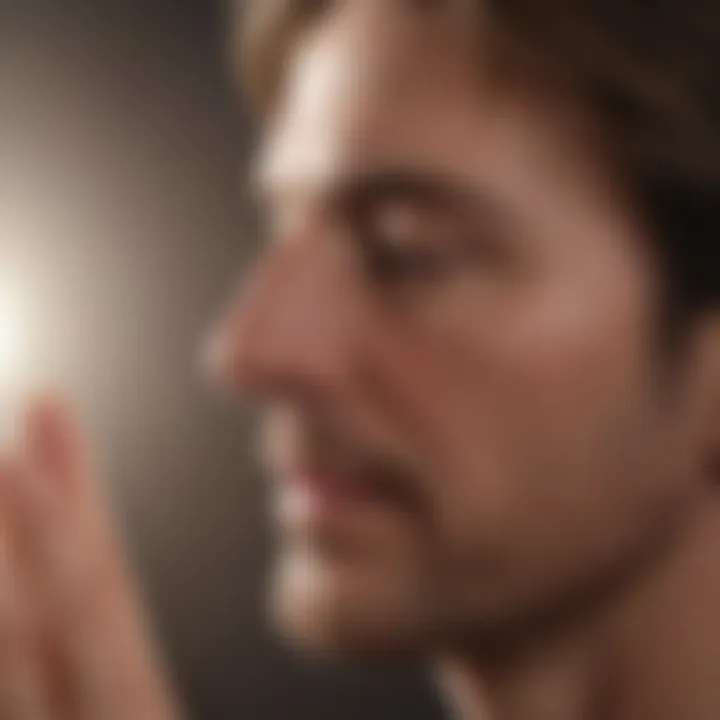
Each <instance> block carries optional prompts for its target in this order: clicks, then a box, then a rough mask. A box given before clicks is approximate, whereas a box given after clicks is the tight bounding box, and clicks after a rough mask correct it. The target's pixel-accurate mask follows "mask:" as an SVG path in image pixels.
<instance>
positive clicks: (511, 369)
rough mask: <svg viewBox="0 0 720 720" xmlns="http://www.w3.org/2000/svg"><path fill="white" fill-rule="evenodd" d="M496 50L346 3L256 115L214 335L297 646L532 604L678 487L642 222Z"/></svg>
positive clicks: (678, 437)
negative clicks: (229, 290)
mask: <svg viewBox="0 0 720 720" xmlns="http://www.w3.org/2000/svg"><path fill="white" fill-rule="evenodd" d="M423 12H424V14H423ZM492 67H493V66H492V65H491V64H490V63H489V62H488V63H486V65H485V66H483V63H482V62H481V61H479V60H478V58H477V57H476V56H475V55H473V54H472V53H471V52H470V50H469V48H468V47H467V46H466V44H465V38H464V37H463V35H462V33H461V32H460V31H459V30H458V29H454V28H452V27H451V23H450V22H449V21H443V20H441V19H440V17H439V16H433V15H432V14H431V11H429V10H426V11H420V10H417V9H416V10H410V9H407V8H406V7H405V4H404V3H400V2H394V1H393V2H388V0H372V1H370V2H367V1H365V2H348V3H343V4H342V9H340V10H338V11H336V12H335V14H333V15H332V16H329V17H328V18H326V20H325V21H324V22H323V23H321V24H318V25H317V26H316V27H315V28H314V29H313V30H312V31H310V32H308V33H307V34H306V35H305V36H304V39H303V42H302V44H301V45H300V46H299V47H298V50H297V52H296V53H295V54H294V55H293V56H292V59H291V63H290V67H289V73H288V76H287V78H286V83H285V85H284V87H283V92H282V96H281V103H280V107H279V110H278V112H277V113H276V115H275V116H274V118H273V121H272V122H271V123H270V124H269V126H268V128H267V130H268V132H267V138H266V139H267V142H266V144H265V147H264V152H263V153H262V156H261V163H260V182H259V184H260V186H261V192H262V195H263V201H264V203H265V208H266V212H267V216H268V218H269V220H270V225H271V227H270V230H269V233H268V237H267V239H266V243H267V244H266V248H265V251H264V255H263V257H262V258H261V261H260V263H259V265H258V267H257V268H256V269H255V272H254V275H253V276H252V277H251V278H250V282H249V284H248V286H247V287H246V288H245V291H244V292H243V294H242V297H241V299H240V301H239V302H238V305H237V307H235V308H234V309H233V311H232V312H231V313H230V315H229V317H228V318H227V322H226V323H224V325H223V331H222V335H221V341H220V345H219V347H220V348H221V349H220V351H219V352H220V354H219V356H218V357H220V358H221V362H220V365H221V367H222V369H223V371H224V372H225V374H226V376H227V377H228V378H229V379H230V380H232V381H233V382H234V383H235V385H236V386H238V387H240V388H241V389H242V390H245V391H249V392H251V393H252V394H253V395H255V396H256V397H258V398H259V399H260V400H261V402H262V404H263V407H264V409H265V411H266V422H265V423H264V427H265V430H266V433H265V443H264V447H265V450H266V451H265V453H264V455H265V458H266V460H267V462H268V464H269V466H270V467H269V469H270V475H271V476H272V478H273V481H272V483H271V488H270V494H271V496H272V499H273V502H272V506H273V516H274V517H275V518H276V519H277V521H278V522H277V525H278V530H279V548H278V554H279V557H278V560H277V566H276V568H275V573H274V581H273V592H272V597H273V603H272V605H273V608H274V610H275V615H276V618H277V619H279V620H280V621H281V623H282V625H283V627H284V629H285V631H287V632H289V633H290V634H291V635H293V636H295V637H296V638H299V639H301V640H305V641H308V642H310V643H312V644H314V645H317V646H321V647H325V648H332V649H339V650H352V651H368V652H380V651H396V650H408V649H413V650H416V649H418V648H429V647H430V646H431V645H432V646H436V645H442V644H443V643H445V642H450V641H451V639H452V638H453V637H454V636H455V634H456V633H477V634H478V635H479V636H482V635H483V634H486V633H488V634H492V633H502V632H504V631H505V630H510V629H512V628H513V627H517V626H518V624H519V623H524V622H528V621H530V620H532V619H533V618H541V617H543V616H544V615H545V613H551V612H553V611H554V610H557V609H558V608H561V607H565V606H566V605H567V603H568V602H571V600H572V598H578V597H580V596H587V595H590V596H592V595H593V594H594V593H599V592H600V589H601V588H602V587H605V586H606V585H607V584H608V583H609V582H610V579H611V578H613V577H615V576H616V575H618V574H619V573H620V572H621V571H623V570H624V569H626V568H632V567H635V565H636V563H638V562H640V558H641V557H644V556H645V555H646V554H647V553H648V552H650V551H651V550H652V549H653V548H654V547H655V546H656V545H659V544H660V543H661V541H662V540H663V539H664V538H665V536H666V535H668V534H669V532H670V528H671V527H672V525H673V522H672V521H673V519H674V518H675V516H676V515H677V514H678V513H679V512H680V510H679V507H680V506H681V503H679V502H678V500H680V499H683V498H684V496H685V494H687V492H688V491H687V489H684V488H683V486H682V484H681V482H679V481H678V480H677V478H678V477H680V476H682V475H683V474H685V473H684V469H685V468H684V467H683V466H682V464H683V462H685V454H683V453H682V452H681V451H680V450H679V449H678V448H679V445H680V444H681V441H682V432H681V430H682V428H681V424H680V420H679V419H678V417H679V416H678V413H676V412H673V411H672V407H671V406H670V401H669V399H668V397H666V396H664V395H663V393H662V392H660V391H659V390H658V388H657V387H656V385H655V383H656V381H657V379H658V377H657V375H658V373H657V365H658V364H659V359H658V358H657V357H656V348H655V346H654V339H655V337H654V333H655V330H656V327H657V323H658V319H657V317H656V307H657V304H658V303H657V295H658V288H657V287H656V286H655V283H654V280H653V279H654V278H655V277H656V273H655V269H654V267H653V266H652V262H651V260H650V257H649V255H648V254H647V252H646V245H645V242H644V238H643V237H642V236H641V234H640V233H639V231H638V228H637V226H636V225H635V224H634V223H633V219H632V217H631V215H630V213H628V212H627V209H626V208H625V207H624V205H623V202H622V200H621V198H620V196H619V194H618V193H616V192H615V190H614V186H613V183H612V182H610V181H609V174H608V173H606V172H605V168H604V166H603V164H602V162H598V159H599V160H602V159H603V156H602V153H601V152H599V151H598V149H597V147H594V146H593V143H592V141H591V133H590V132H589V128H588V126H587V124H586V123H585V122H584V119H583V115H582V113H581V112H580V110H579V109H578V108H576V107H575V106H573V104H572V103H570V102H568V101H567V99H563V98H562V96H558V97H554V96H553V95H552V94H551V93H550V92H549V91H548V89H545V90H542V89H540V88H539V87H534V86H533V85H532V83H529V82H522V81H521V80H520V78H519V75H517V74H514V73H510V72H507V73H505V74H497V73H496V72H495V71H493V70H491V68H492Z"/></svg>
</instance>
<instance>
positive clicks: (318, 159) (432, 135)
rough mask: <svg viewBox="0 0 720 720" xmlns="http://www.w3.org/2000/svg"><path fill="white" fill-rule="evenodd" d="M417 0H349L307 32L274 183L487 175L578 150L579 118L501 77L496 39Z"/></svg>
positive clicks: (285, 109)
mask: <svg viewBox="0 0 720 720" xmlns="http://www.w3.org/2000/svg"><path fill="white" fill-rule="evenodd" d="M410 5H411V4H410V3H406V2H402V1H401V0H363V1H362V2H360V1H356V2H346V3H342V4H340V5H339V6H338V7H337V8H336V9H335V10H334V11H333V12H332V13H329V14H327V15H326V16H325V17H324V18H323V19H322V20H321V21H320V22H318V23H316V24H315V25H314V26H313V27H312V28H311V29H310V30H309V31H307V32H306V33H305V35H304V36H303V37H302V38H301V40H300V42H299V43H298V45H297V47H296V49H295V52H294V53H293V54H292V55H291V57H290V62H289V64H288V72H287V75H286V78H285V82H284V86H283V88H282V89H281V90H282V92H281V102H280V104H279V109H278V112H277V113H276V115H275V116H274V118H273V119H272V121H271V123H270V124H269V127H268V132H267V134H266V143H265V145H264V148H263V152H262V153H261V155H260V158H259V168H258V169H259V175H260V184H261V185H262V186H263V187H264V188H269V189H270V190H271V191H272V192H277V191H278V190H282V189H286V188H297V187H300V186H302V187H304V188H306V189H311V188H316V187H326V188H329V187H333V186H335V185H337V184H338V183H341V182H342V181H343V180H345V179H347V178H348V177H352V176H353V175H357V174H362V173H363V172H364V171H373V170H375V169H378V168H380V169H382V168H383V167H388V168H395V167H401V168H403V169H406V170H413V169H417V170H420V171H432V172H434V173H443V174H447V175H452V176H455V177H459V178H460V179H467V180H468V181H474V180H478V179H479V180H482V177H478V173H479V174H480V175H482V174H483V173H484V172H486V171H488V172H490V173H491V174H492V172H493V168H494V166H496V165H497V166H499V165H504V166H505V167H506V168H512V166H513V164H512V158H513V157H514V156H516V157H518V160H520V159H522V162H521V163H520V165H524V166H525V169H526V170H527V169H528V165H529V164H531V163H533V162H539V163H541V162H542V160H541V158H540V157H539V156H540V155H541V154H542V152H550V151H551V149H554V146H555V144H556V143H561V144H562V145H563V146H564V147H565V149H567V146H568V142H569V141H570V139H571V138H572V136H573V135H574V134H576V133H575V128H574V127H573V128H571V127H570V125H574V124H575V123H574V117H573V120H572V122H570V123H569V124H568V123H567V122H565V121H566V120H568V119H569V117H568V118H565V119H562V118H559V117H558V113H557V112H556V110H552V112H549V111H548V110H549V107H548V104H547V103H546V102H545V99H541V94H540V93H539V92H538V93H532V92H528V90H531V88H524V92H523V93H520V92H518V91H517V87H516V86H515V85H514V84H513V85H511V84H510V83H505V84H501V83H499V82H497V78H495V77H493V75H492V73H491V67H493V64H492V63H491V60H492V58H491V57H490V49H489V48H488V49H487V51H485V52H483V48H482V47H481V48H480V50H479V51H478V49H477V45H478V44H477V43H474V44H473V43H472V42H471V38H470V36H469V33H466V32H463V29H462V28H460V27H458V25H457V23H456V22H453V20H454V18H453V17H452V15H450V14H449V13H448V12H447V11H443V12H442V13H441V12H440V11H439V10H429V9H426V10H419V9H418V8H417V6H416V7H414V8H413V7H411V6H410ZM418 5H419V4H418ZM480 45H481V46H482V43H480ZM531 95H533V96H537V97H533V100H534V101H533V102H531V101H530V96H531ZM568 130H571V132H568ZM526 145H527V147H526ZM532 145H534V147H531V146H532ZM563 155H565V156H572V153H567V152H564V153H563V152H556V153H555V157H556V159H557V158H558V157H562V156H563ZM520 156H522V158H520ZM504 174H505V175H507V174H508V173H507V171H504Z"/></svg>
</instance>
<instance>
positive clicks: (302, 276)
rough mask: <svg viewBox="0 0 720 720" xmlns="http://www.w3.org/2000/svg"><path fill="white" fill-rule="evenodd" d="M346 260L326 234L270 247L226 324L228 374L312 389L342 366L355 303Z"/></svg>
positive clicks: (273, 386)
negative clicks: (309, 239)
mask: <svg viewBox="0 0 720 720" xmlns="http://www.w3.org/2000/svg"><path fill="white" fill-rule="evenodd" d="M345 260H346V258H345V257H344V255H343V253H342V252H338V249H337V248H336V247H333V245H332V244H331V243H329V242H327V241H322V240H319V241H313V242H303V243H283V244H281V245H277V246H275V247H273V248H271V249H270V250H269V251H268V252H267V254H266V256H265V258H264V259H263V260H262V261H261V263H260V266H259V267H258V268H257V270H256V272H255V275H254V277H253V278H252V279H251V281H250V284H249V285H248V286H247V288H246V290H245V291H244V292H243V293H242V294H241V296H240V298H239V299H238V301H237V303H236V305H235V308H234V309H233V312H232V313H231V316H230V321H229V322H228V323H227V324H226V327H225V331H224V335H225V337H224V339H223V341H222V343H221V345H223V347H224V352H223V355H224V360H223V361H222V366H223V374H224V375H225V378H226V379H229V380H230V381H231V383H232V385H233V386H235V387H236V388H238V389H240V390H245V391H259V392H261V393H263V394H267V393H271V394H272V393H279V392H287V391H288V390H289V389H292V390H293V391H302V392H307V391H308V390H310V389H311V387H312V388H314V389H316V390H317V389H318V387H319V386H320V385H323V386H325V387H328V386H329V385H330V384H332V383H333V382H334V381H335V380H336V379H337V378H338V376H339V375H341V374H344V371H345V365H346V362H347V356H348V353H349V351H350V348H349V343H348V340H349V338H350V336H351V334H352V324H351V322H349V318H350V317H351V314H352V313H351V310H352V308H353V307H354V306H355V305H356V299H355V298H354V297H353V287H354V286H355V284H354V283H353V282H352V277H351V275H352V274H351V272H349V269H350V268H349V265H348V263H347V262H346V261H345Z"/></svg>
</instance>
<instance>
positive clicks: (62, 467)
mask: <svg viewBox="0 0 720 720" xmlns="http://www.w3.org/2000/svg"><path fill="white" fill-rule="evenodd" d="M22 428H23V432H22V433H21V439H20V441H19V442H17V443H16V444H15V445H14V446H12V447H6V448H4V449H3V452H2V454H0V618H2V622H1V623H0V717H2V718H8V720H10V719H11V718H12V720H91V719H96V718H100V717H102V718H107V719H108V720H126V719H127V718H130V717H132V718H138V719H139V720H172V719H174V718H177V717H179V714H178V712H177V707H176V704H175V701H174V699H173V698H172V695H171V693H170V691H169V687H168V684H167V682H166V678H165V673H164V671H163V669H162V666H161V664H160V662H159V660H158V657H157V656H156V654H155V652H154V650H153V647H152V642H151V641H150V640H149V638H148V634H147V626H146V623H145V621H144V618H143V612H142V608H141V606H140V603H139V601H138V597H137V594H136V593H135V591H134V589H133V582H132V576H131V574H130V573H129V572H128V570H127V568H126V566H125V562H124V560H123V557H122V552H121V547H120V545H119V543H118V542H117V540H116V539H115V537H114V532H113V530H112V527H111V522H110V520H109V518H108V515H107V513H106V511H105V508H104V505H105V503H104V500H103V498H102V494H101V492H100V490H99V486H98V483H97V471H96V470H95V469H94V468H93V464H92V462H91V460H90V456H89V453H88V450H87V444H86V441H85V438H84V433H83V432H82V431H81V429H80V427H79V425H78V423H77V420H76V419H75V418H74V416H73V414H72V412H71V410H70V408H69V407H68V405H67V403H65V402H64V401H62V400H60V399H59V398H56V397H49V396H44V397H41V398H38V399H36V400H35V401H33V402H32V403H31V404H30V406H29V408H28V410H27V413H26V417H25V421H24V423H23V426H22Z"/></svg>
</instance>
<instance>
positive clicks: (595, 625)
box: [439, 503, 720, 720]
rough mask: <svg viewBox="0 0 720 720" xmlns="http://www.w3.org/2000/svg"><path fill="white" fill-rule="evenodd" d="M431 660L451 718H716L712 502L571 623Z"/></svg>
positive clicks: (717, 599)
mask: <svg viewBox="0 0 720 720" xmlns="http://www.w3.org/2000/svg"><path fill="white" fill-rule="evenodd" d="M499 657H502V659H498V658H499ZM439 668H440V678H441V684H442V685H443V686H444V689H445V690H446V691H447V694H448V697H449V699H450V700H451V702H452V705H453V707H454V709H455V710H456V713H457V716H458V717H459V718H460V720H550V719H552V720H566V719H567V720H569V719H570V718H572V720H599V719H600V718H602V719H603V720H635V719H636V718H653V720H676V719H677V718H683V719H684V720H707V719H708V718H716V717H720V507H716V506H715V505H714V503H713V504H711V503H708V506H706V507H705V508H704V509H703V510H702V512H699V513H698V516H697V517H696V518H695V520H694V522H693V523H692V524H691V525H690V526H688V528H687V529H686V531H685V532H684V534H683V536H682V538H679V539H678V542H677V543H676V544H675V545H674V547H673V548H672V550H671V551H669V552H668V553H667V555H666V556H665V557H664V558H663V560H662V562H659V563H656V565H655V566H654V567H653V569H652V571H649V572H648V573H646V574H645V575H644V576H643V577H642V579H640V580H638V581H637V582H636V583H635V584H634V585H633V586H632V587H630V588H625V589H624V591H623V592H622V593H620V592H618V593H617V595H616V596H614V597H613V598H612V600H610V601H608V602H606V603H605V604H604V605H603V607H602V609H601V610H597V611H596V612H594V613H592V614H590V615H589V616H588V617H586V618H584V619H583V620H582V621H581V622H580V623H575V624H573V626H572V627H571V628H570V627H567V628H559V629H558V630H557V631H556V632H554V633H553V634H552V635H548V636H546V637H544V638H543V640H542V641H541V642H534V643H528V644H527V645H525V646H523V647H522V648H519V647H515V649H514V650H513V651H511V652H508V653H505V654H502V655H499V654H498V653H497V652H493V654H492V657H488V654H487V653H483V651H482V649H480V650H478V651H463V652H462V653H457V654H455V655H454V656H452V657H449V658H446V659H444V660H443V662H442V663H441V664H440V666H439Z"/></svg>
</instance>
